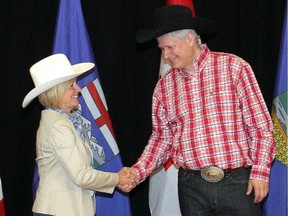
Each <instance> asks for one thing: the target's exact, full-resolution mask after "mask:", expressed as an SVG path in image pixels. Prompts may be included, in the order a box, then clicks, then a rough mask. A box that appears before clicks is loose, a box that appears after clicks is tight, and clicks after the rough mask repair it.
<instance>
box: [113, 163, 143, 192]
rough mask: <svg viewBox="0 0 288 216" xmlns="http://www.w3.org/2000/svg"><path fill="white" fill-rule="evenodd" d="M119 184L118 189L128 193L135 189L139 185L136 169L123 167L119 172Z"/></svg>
mask: <svg viewBox="0 0 288 216" xmlns="http://www.w3.org/2000/svg"><path fill="white" fill-rule="evenodd" d="M118 176H119V183H118V185H117V187H118V188H119V189H120V190H122V191H124V192H126V193H128V192H130V191H131V190H132V189H133V188H135V187H136V186H137V185H138V184H139V183H140V180H139V176H138V174H137V172H136V171H135V169H134V168H128V167H123V168H122V169H121V170H120V171H119V172H118Z"/></svg>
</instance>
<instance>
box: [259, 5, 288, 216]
mask: <svg viewBox="0 0 288 216" xmlns="http://www.w3.org/2000/svg"><path fill="white" fill-rule="evenodd" d="M283 24H284V26H283V27H284V28H283V36H282V44H281V49H280V50H281V52H280V55H279V65H278V74H277V78H276V88H275V94H274V95H275V97H274V101H273V106H272V120H273V123H274V140H275V143H276V160H275V161H274V163H273V165H272V169H271V177H270V189H269V194H268V197H267V199H266V201H265V203H264V207H263V213H264V216H286V215H287V214H288V208H287V206H288V202H287V189H288V187H287V183H288V182H287V177H288V176H287V174H288V173H287V168H288V140H287V125H288V124H287V121H288V118H287V116H288V115H287V103H288V101H287V72H288V70H287V51H288V50H287V7H286V12H285V17H284V22H283Z"/></svg>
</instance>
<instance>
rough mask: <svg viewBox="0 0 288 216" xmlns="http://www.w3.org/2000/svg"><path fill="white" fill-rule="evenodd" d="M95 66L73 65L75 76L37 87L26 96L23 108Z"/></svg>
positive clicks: (90, 64) (64, 77) (86, 64)
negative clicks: (41, 95) (53, 88)
mask: <svg viewBox="0 0 288 216" xmlns="http://www.w3.org/2000/svg"><path fill="white" fill-rule="evenodd" d="M94 66H95V64H93V63H80V64H75V65H72V69H73V71H74V72H75V74H72V75H68V76H63V77H60V78H57V79H54V80H51V81H49V82H46V83H44V84H42V85H39V86H37V87H35V88H34V89H32V90H31V91H30V92H29V93H28V94H27V95H26V96H25V98H24V100H23V102H22V107H23V108H25V107H26V106H27V105H29V104H30V103H31V101H32V100H33V99H34V98H36V97H37V96H39V95H40V94H42V93H43V92H45V91H47V90H49V89H51V88H52V87H54V86H56V85H58V84H60V83H63V82H66V81H68V80H71V79H73V78H75V77H78V76H80V75H81V74H83V73H85V72H87V71H89V70H90V69H92V68H93V67H94Z"/></svg>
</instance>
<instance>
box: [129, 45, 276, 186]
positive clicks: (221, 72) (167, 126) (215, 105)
mask: <svg viewBox="0 0 288 216" xmlns="http://www.w3.org/2000/svg"><path fill="white" fill-rule="evenodd" d="M194 68H195V73H194V74H193V75H190V74H188V73H187V72H185V71H184V70H181V69H172V70H171V71H170V72H168V73H167V74H166V75H165V76H164V77H163V78H162V79H161V80H159V82H158V83H157V85H156V87H155V90H154V95H153V103H152V123H153V132H152V135H151V137H150V139H149V142H148V145H147V146H146V147H145V150H144V151H143V153H142V156H141V157H140V158H139V159H138V161H137V163H136V164H135V165H134V166H133V167H134V168H135V169H136V171H137V172H138V173H139V175H140V178H141V180H142V181H143V180H144V179H145V178H147V177H148V176H149V175H150V173H151V172H152V171H153V170H154V169H155V168H157V167H159V166H160V165H162V164H163V163H165V162H166V161H167V160H168V159H169V158H170V157H171V158H172V160H173V161H174V163H176V164H178V165H180V166H181V167H183V168H184V169H193V170H200V169H202V168H204V167H206V166H210V165H214V166H217V167H220V168H222V169H227V168H237V167H241V166H243V165H252V170H251V174H250V178H253V179H260V180H264V181H269V174H270V165H271V162H272V160H273V159H274V157H275V144H274V140H273V124H272V121H271V118H270V114H269V112H268V109H267V107H266V104H265V102H264V99H263V96H262V94H261V91H260V88H259V85H258V83H257V81H256V78H255V75H254V73H253V71H252V69H251V67H250V65H249V64H248V63H247V62H245V61H244V60H243V59H241V58H239V57H237V56H235V55H232V54H227V53H217V52H211V51H210V50H209V49H208V47H207V46H206V45H204V47H203V49H202V52H201V54H200V55H199V56H198V57H197V59H196V60H195V61H194Z"/></svg>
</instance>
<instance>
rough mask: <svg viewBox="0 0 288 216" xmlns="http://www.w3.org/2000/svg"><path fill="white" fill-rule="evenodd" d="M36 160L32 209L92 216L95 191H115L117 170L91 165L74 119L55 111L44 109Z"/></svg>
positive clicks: (89, 151) (85, 144)
mask: <svg viewBox="0 0 288 216" xmlns="http://www.w3.org/2000/svg"><path fill="white" fill-rule="evenodd" d="M36 153H37V158H36V162H37V164H38V169H39V177H40V181H39V187H38V190H37V193H36V199H35V201H34V204H33V209H32V211H33V212H37V213H45V214H51V215H56V216H93V215H94V213H95V208H96V206H95V196H93V195H92V196H91V194H93V191H99V192H104V193H113V191H114V188H115V186H116V185H117V184H118V174H117V173H107V172H101V171H97V170H95V169H93V168H92V167H91V165H90V164H91V161H92V153H91V149H90V147H89V146H88V144H87V143H84V142H83V141H82V139H81V138H80V136H79V135H78V133H77V131H76V130H75V129H74V126H73V125H72V123H71V121H70V120H69V119H67V118H65V117H64V116H62V115H61V114H59V113H57V112H55V111H53V110H44V111H42V114H41V120H40V126H39V128H38V131H37V141H36Z"/></svg>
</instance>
